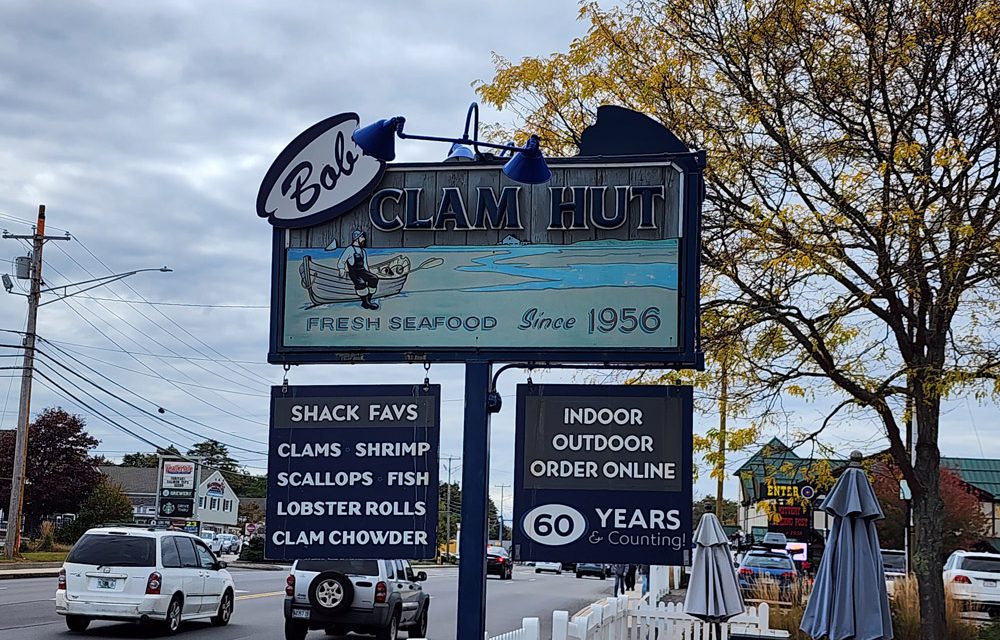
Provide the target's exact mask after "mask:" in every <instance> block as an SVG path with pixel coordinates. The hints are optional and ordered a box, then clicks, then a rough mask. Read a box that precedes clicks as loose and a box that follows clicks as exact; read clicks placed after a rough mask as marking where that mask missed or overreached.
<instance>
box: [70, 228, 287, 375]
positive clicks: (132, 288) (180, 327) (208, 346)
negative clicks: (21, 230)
mask: <svg viewBox="0 0 1000 640" xmlns="http://www.w3.org/2000/svg"><path fill="white" fill-rule="evenodd" d="M76 241H77V243H78V244H79V245H80V246H81V247H83V250H84V251H86V252H87V253H89V254H90V255H91V257H92V258H94V260H97V262H98V263H99V264H100V265H101V266H103V267H104V268H105V269H107V270H108V272H109V273H114V272H113V271H112V270H111V268H110V267H108V265H106V264H105V263H104V261H103V260H101V259H100V258H98V257H97V256H96V255H95V254H94V252H93V251H91V250H90V249H89V248H88V247H87V245H85V244H84V243H83V242H82V241H81V240H80V239H79V238H77V239H76ZM122 284H123V285H125V287H126V288H128V290H129V291H131V292H132V293H134V294H135V295H136V296H138V297H139V299H140V300H142V301H143V302H148V300H146V298H145V297H144V296H143V295H142V294H141V293H139V292H138V291H136V289H135V287H133V286H132V285H130V284H129V283H127V282H122ZM116 295H117V294H116ZM153 308H154V309H155V310H156V312H157V313H159V314H160V315H161V316H163V317H164V318H165V319H166V320H168V321H169V322H170V323H172V324H173V325H174V326H175V327H177V328H178V329H180V330H181V331H183V332H184V333H186V334H187V335H189V336H190V337H192V338H194V340H196V341H197V342H198V343H200V344H201V345H202V346H204V347H206V348H207V349H209V350H210V351H212V352H213V353H215V355H217V356H220V357H221V358H222V359H223V361H225V362H229V363H231V364H236V363H235V362H233V361H232V360H229V359H228V358H227V357H226V356H225V355H224V354H223V353H221V352H220V351H218V350H217V349H215V348H214V347H213V346H212V345H210V344H208V343H207V342H205V341H204V340H202V339H201V338H199V337H198V336H196V335H194V334H193V333H191V332H190V331H188V330H187V329H185V328H184V327H183V326H181V325H180V324H179V323H178V322H177V321H176V320H174V319H173V318H171V317H170V316H168V315H167V314H165V313H163V311H162V310H161V309H159V308H158V307H156V306H154V307H153ZM136 311H138V309H136ZM139 314H140V315H142V316H143V317H145V315H144V314H143V313H142V312H139ZM151 322H152V321H151ZM154 324H155V323H154ZM157 326H159V325H157ZM167 333H168V334H169V332H167ZM171 335H172V334H171ZM181 342H182V344H184V345H185V346H187V347H188V348H189V349H192V350H193V351H195V352H196V353H199V354H201V355H205V354H203V353H201V352H200V351H199V350H198V349H195V348H193V347H191V346H189V345H187V343H184V342H183V341H181ZM237 367H238V368H239V369H242V370H243V371H244V372H246V373H248V374H250V376H253V377H256V378H258V380H263V382H264V383H265V384H270V381H269V380H267V379H266V378H264V377H263V376H261V375H260V374H258V373H256V372H254V371H250V370H249V369H246V368H245V367H242V366H240V365H238V364H237ZM245 377H247V379H249V377H248V376H245Z"/></svg>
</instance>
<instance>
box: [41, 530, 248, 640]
mask: <svg viewBox="0 0 1000 640" xmlns="http://www.w3.org/2000/svg"><path fill="white" fill-rule="evenodd" d="M235 591H236V587H235V586H234V584H233V578H232V576H231V575H229V572H228V571H226V563H225V562H221V561H219V560H218V559H217V558H216V557H215V555H214V554H213V553H212V551H211V550H210V549H209V548H208V547H207V546H206V545H205V543H204V542H203V541H202V540H201V539H200V538H198V537H197V536H194V535H191V534H189V533H184V532H183V531H164V530H157V529H144V528H133V527H100V528H96V529H90V530H88V531H87V533H85V534H84V535H83V536H82V537H81V538H80V539H79V540H78V541H77V543H76V544H75V545H73V548H72V549H71V550H70V552H69V556H68V557H67V558H66V562H65V563H64V564H63V567H62V570H61V571H60V572H59V587H58V588H57V589H56V613H58V614H60V615H63V616H65V617H66V626H67V627H69V629H70V631H84V630H85V629H86V628H87V626H88V625H89V624H90V621H91V620H127V621H134V622H158V623H160V624H162V625H163V626H164V627H165V630H166V631H167V632H168V633H174V632H176V631H177V629H178V628H179V627H180V624H181V621H182V620H194V619H199V618H209V619H211V621H212V624H213V625H215V626H224V625H226V624H229V619H230V617H231V616H232V614H233V601H234V593H235Z"/></svg>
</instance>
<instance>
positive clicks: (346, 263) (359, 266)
mask: <svg viewBox="0 0 1000 640" xmlns="http://www.w3.org/2000/svg"><path fill="white" fill-rule="evenodd" d="M367 244H368V238H367V237H366V236H365V232H364V231H363V230H362V229H355V230H354V231H353V232H351V246H349V247H347V248H346V249H344V253H343V254H342V255H341V257H340V261H339V262H338V263H337V268H338V269H339V270H340V272H341V273H346V274H347V277H348V278H350V279H351V282H352V283H354V292H355V293H356V294H357V295H358V297H359V298H361V306H362V307H364V308H365V309H373V310H374V309H378V308H379V304H378V303H377V302H374V301H373V300H372V296H373V295H375V290H376V289H377V288H378V276H376V275H375V274H374V273H372V272H371V270H370V269H369V268H368V252H367V251H365V246H366V245H367Z"/></svg>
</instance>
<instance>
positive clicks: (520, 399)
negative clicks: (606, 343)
mask: <svg viewBox="0 0 1000 640" xmlns="http://www.w3.org/2000/svg"><path fill="white" fill-rule="evenodd" d="M692 412H693V396H692V390H691V387H681V386H654V385H635V386H608V385H534V384H532V385H519V386H518V389H517V434H516V445H515V446H516V455H515V462H514V557H515V559H519V560H548V561H553V562H577V561H587V562H604V563H615V562H621V563H637V564H660V565H683V564H689V557H688V551H689V549H690V548H691V537H690V536H691V518H692V514H691V499H692V497H691V483H692V468H691V465H692V461H691V429H692Z"/></svg>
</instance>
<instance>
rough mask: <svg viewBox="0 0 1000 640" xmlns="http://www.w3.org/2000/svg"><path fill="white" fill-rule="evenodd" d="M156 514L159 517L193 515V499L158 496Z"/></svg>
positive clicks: (185, 516) (187, 516) (186, 516)
mask: <svg viewBox="0 0 1000 640" xmlns="http://www.w3.org/2000/svg"><path fill="white" fill-rule="evenodd" d="M156 515H157V516H159V517H161V518H190V517H191V516H193V515H194V500H193V499H191V498H160V500H159V506H158V507H157V513H156Z"/></svg>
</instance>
